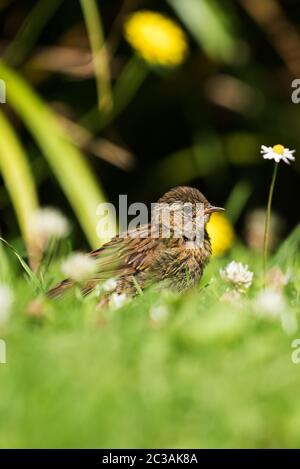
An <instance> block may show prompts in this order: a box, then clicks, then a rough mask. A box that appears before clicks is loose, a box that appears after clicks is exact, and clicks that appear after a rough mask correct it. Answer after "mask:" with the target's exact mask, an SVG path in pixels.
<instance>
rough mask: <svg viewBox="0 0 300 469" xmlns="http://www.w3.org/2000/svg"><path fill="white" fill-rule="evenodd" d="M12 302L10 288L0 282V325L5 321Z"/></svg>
mask: <svg viewBox="0 0 300 469" xmlns="http://www.w3.org/2000/svg"><path fill="white" fill-rule="evenodd" d="M12 303H13V293H12V291H11V289H10V288H9V287H8V286H7V285H4V284H0V326H3V325H5V324H6V323H7V321H8V319H9V316H10V313H11V307H12Z"/></svg>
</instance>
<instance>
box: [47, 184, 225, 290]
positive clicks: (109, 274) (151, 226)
mask: <svg viewBox="0 0 300 469" xmlns="http://www.w3.org/2000/svg"><path fill="white" fill-rule="evenodd" d="M223 210H224V209H223V208H222V207H216V206H214V205H212V204H211V203H209V202H208V200H207V199H206V197H205V196H204V195H203V194H202V193H201V192H200V191H199V190H198V189H196V188H193V187H188V186H179V187H175V188H173V189H171V190H169V191H168V192H166V193H165V194H164V195H163V196H162V197H161V198H160V199H159V200H158V202H157V204H154V210H153V212H152V216H151V221H150V223H147V224H145V225H141V226H138V227H137V228H134V229H131V230H127V231H124V232H123V233H120V234H118V235H116V236H115V237H113V238H112V239H111V240H110V241H109V242H107V243H106V244H104V245H103V246H101V247H100V248H99V249H96V250H94V251H92V252H90V253H89V254H88V255H89V256H91V257H92V258H93V259H96V261H97V271H96V273H95V274H94V275H93V276H92V278H90V279H87V280H86V281H85V282H84V283H83V284H82V285H81V288H82V293H83V294H84V295H88V294H89V293H91V292H92V291H93V290H94V289H95V288H96V287H97V285H99V284H101V282H104V281H105V280H107V279H110V278H114V279H116V288H115V293H117V294H123V293H125V294H126V295H129V296H135V295H136V294H137V293H138V292H139V291H140V290H144V289H145V288H147V287H148V286H150V285H152V284H154V283H156V284H162V285H164V286H165V287H166V288H169V289H171V290H175V291H179V292H181V291H184V290H186V289H188V288H191V287H193V286H195V285H196V284H197V283H198V282H199V281H200V279H201V277H202V275H203V272H204V269H205V266H206V265H207V264H208V262H209V260H210V257H211V253H212V251H211V242H210V238H209V235H208V233H207V229H206V225H207V223H208V221H209V219H210V216H211V214H212V213H213V212H219V211H223ZM73 285H74V282H73V281H72V280H71V279H65V280H63V281H62V282H61V283H59V284H58V285H56V286H54V287H53V288H52V289H51V290H50V291H49V292H48V296H49V297H50V298H56V297H59V296H61V295H63V294H64V293H65V292H66V291H68V290H69V289H70V288H71V287H72V286H73Z"/></svg>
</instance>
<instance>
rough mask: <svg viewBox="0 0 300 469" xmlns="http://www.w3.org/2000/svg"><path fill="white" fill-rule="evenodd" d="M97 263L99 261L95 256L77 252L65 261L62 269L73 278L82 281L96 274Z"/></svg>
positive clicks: (67, 275)
mask: <svg viewBox="0 0 300 469" xmlns="http://www.w3.org/2000/svg"><path fill="white" fill-rule="evenodd" d="M97 265H98V264H97V261H96V259H94V258H93V257H91V256H89V255H87V254H83V253H81V252H75V253H74V254H71V255H70V256H69V257H68V258H67V259H66V260H65V261H64V262H63V264H62V266H61V271H62V273H63V274H64V275H65V276H66V277H68V278H70V279H71V280H74V281H75V282H82V281H84V280H86V279H88V278H89V277H92V276H93V275H94V274H95V272H96V271H97Z"/></svg>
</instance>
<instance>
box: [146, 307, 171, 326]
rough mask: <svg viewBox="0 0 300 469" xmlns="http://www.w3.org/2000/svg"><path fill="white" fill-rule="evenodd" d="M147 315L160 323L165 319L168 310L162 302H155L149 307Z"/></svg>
mask: <svg viewBox="0 0 300 469" xmlns="http://www.w3.org/2000/svg"><path fill="white" fill-rule="evenodd" d="M149 316H150V319H151V320H152V321H153V322H155V323H161V322H164V321H166V320H167V318H168V316H169V310H168V308H167V306H166V305H164V304H156V305H153V306H152V307H151V308H150V311H149Z"/></svg>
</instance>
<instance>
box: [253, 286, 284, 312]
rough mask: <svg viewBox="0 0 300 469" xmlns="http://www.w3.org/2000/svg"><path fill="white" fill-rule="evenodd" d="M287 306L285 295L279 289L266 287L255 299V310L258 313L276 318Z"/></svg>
mask: <svg viewBox="0 0 300 469" xmlns="http://www.w3.org/2000/svg"><path fill="white" fill-rule="evenodd" d="M286 308H287V304H286V301H285V298H284V296H283V295H282V293H280V292H279V291H276V290H273V289H272V288H266V289H265V290H263V291H261V292H260V293H259V294H258V295H257V296H256V298H255V300H254V310H255V312H256V313H257V314H260V315H263V316H268V317H270V318H276V317H278V316H280V315H281V314H282V313H284V311H285V310H286Z"/></svg>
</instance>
